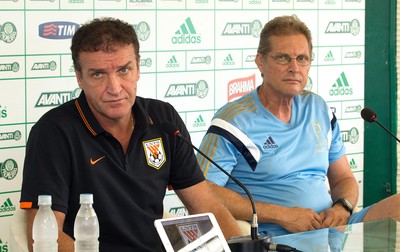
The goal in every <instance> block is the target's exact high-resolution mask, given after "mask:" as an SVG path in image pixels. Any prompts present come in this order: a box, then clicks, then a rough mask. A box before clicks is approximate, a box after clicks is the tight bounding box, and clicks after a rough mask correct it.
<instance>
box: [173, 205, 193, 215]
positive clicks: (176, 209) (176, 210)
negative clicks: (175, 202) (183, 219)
mask: <svg viewBox="0 0 400 252" xmlns="http://www.w3.org/2000/svg"><path fill="white" fill-rule="evenodd" d="M169 212H170V213H171V214H173V215H174V216H186V215H189V212H188V210H187V209H186V208H185V207H171V208H170V209H169Z"/></svg>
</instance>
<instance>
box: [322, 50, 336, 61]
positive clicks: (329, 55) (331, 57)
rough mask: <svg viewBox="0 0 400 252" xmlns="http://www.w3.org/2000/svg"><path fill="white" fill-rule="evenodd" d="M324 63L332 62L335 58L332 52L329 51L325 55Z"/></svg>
mask: <svg viewBox="0 0 400 252" xmlns="http://www.w3.org/2000/svg"><path fill="white" fill-rule="evenodd" d="M324 60H325V61H334V60H335V58H334V57H333V53H332V51H329V52H328V53H327V54H326V55H325V59H324Z"/></svg>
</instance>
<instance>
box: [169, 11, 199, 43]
mask: <svg viewBox="0 0 400 252" xmlns="http://www.w3.org/2000/svg"><path fill="white" fill-rule="evenodd" d="M171 40H172V44H199V43H201V37H200V36H196V29H195V28H194V25H193V23H192V20H191V19H190V17H188V18H186V19H185V22H184V23H183V24H181V26H180V28H179V29H178V30H177V31H176V32H175V36H174V37H172V39H171Z"/></svg>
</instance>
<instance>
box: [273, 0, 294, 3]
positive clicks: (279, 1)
mask: <svg viewBox="0 0 400 252" xmlns="http://www.w3.org/2000/svg"><path fill="white" fill-rule="evenodd" d="M272 2H273V3H285V2H286V3H290V0H272Z"/></svg>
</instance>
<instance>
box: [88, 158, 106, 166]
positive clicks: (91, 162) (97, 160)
mask: <svg viewBox="0 0 400 252" xmlns="http://www.w3.org/2000/svg"><path fill="white" fill-rule="evenodd" d="M105 157H106V156H102V157H99V158H98V159H95V160H93V159H92V158H91V159H90V164H91V165H95V164H96V163H97V162H99V161H100V160H102V159H103V158H105Z"/></svg>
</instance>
